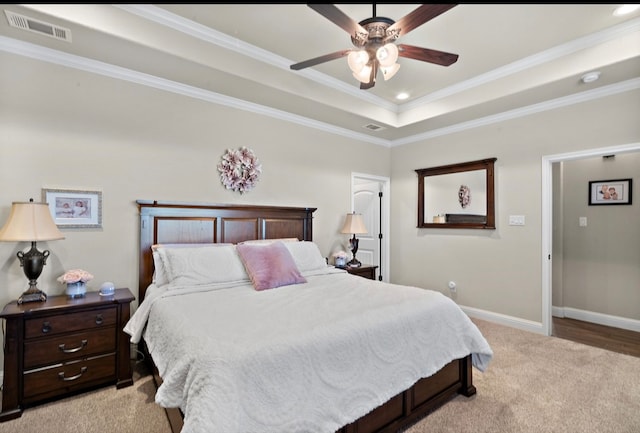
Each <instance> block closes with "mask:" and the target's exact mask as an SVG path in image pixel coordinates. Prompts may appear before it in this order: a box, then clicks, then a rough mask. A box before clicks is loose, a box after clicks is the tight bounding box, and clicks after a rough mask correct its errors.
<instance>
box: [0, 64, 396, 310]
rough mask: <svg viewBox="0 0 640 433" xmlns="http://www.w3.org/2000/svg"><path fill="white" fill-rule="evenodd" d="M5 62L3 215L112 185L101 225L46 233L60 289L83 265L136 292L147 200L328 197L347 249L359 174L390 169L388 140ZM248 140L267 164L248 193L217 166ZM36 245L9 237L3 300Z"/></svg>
mask: <svg viewBox="0 0 640 433" xmlns="http://www.w3.org/2000/svg"><path fill="white" fill-rule="evenodd" d="M0 64H2V65H8V64H11V65H12V66H11V68H5V67H2V68H0V74H2V75H0V131H1V134H0V185H1V188H0V224H4V222H5V221H6V219H7V217H8V215H9V210H10V208H11V203H12V202H13V201H28V199H29V198H31V197H33V198H34V199H36V200H39V199H40V198H41V189H42V188H45V187H46V188H71V189H83V190H84V189H88V190H94V189H95V190H101V191H102V193H103V227H102V229H90V230H89V229H80V230H71V229H65V230H64V234H65V236H66V239H64V240H59V241H51V242H40V243H38V246H39V249H40V250H43V249H45V248H46V249H49V250H50V251H51V256H50V257H49V259H48V261H47V265H46V266H45V270H44V272H43V274H42V275H41V277H40V278H39V280H38V281H39V287H40V288H41V289H43V290H44V291H45V292H47V293H48V294H51V295H53V294H62V293H64V287H63V286H62V285H60V284H59V283H58V282H56V277H58V276H59V275H61V274H62V273H63V272H64V271H65V270H68V269H72V268H82V269H85V270H87V271H89V272H91V273H93V274H94V275H95V279H94V281H93V282H92V283H90V284H89V290H97V289H98V287H99V285H100V283H102V282H104V281H113V282H114V283H115V284H116V285H117V286H119V287H129V288H131V289H132V291H133V292H134V294H137V285H138V255H137V243H138V213H137V207H136V203H135V201H136V200H137V199H147V200H174V201H175V200H179V201H193V202H205V203H246V204H275V205H287V206H308V207H317V208H318V210H317V211H316V212H315V215H314V217H315V218H314V239H315V240H316V241H317V243H318V244H319V246H320V248H321V251H322V252H323V254H326V255H329V254H330V252H331V251H332V250H333V249H334V248H335V247H336V246H337V245H339V244H340V243H341V242H343V246H342V248H343V249H344V248H346V243H347V237H346V236H344V235H341V234H340V233H339V230H340V228H341V227H342V223H343V220H342V219H343V216H344V214H345V213H347V212H349V211H350V207H351V199H350V184H351V173H352V172H360V173H368V174H373V175H377V176H385V177H388V176H389V158H390V152H391V151H390V149H388V148H386V147H383V146H376V145H371V144H367V143H360V142H356V141H354V140H350V139H345V138H342V137H338V136H335V135H333V134H329V133H326V132H322V131H319V130H315V129H310V128H306V127H303V126H299V125H295V124H292V123H288V122H284V121H280V120H276V119H272V118H269V117H266V116H260V115H256V114H251V113H247V112H244V111H240V110H235V109H230V108H225V107H222V106H218V105H214V104H210V103H206V102H204V101H199V100H196V99H190V98H186V97H180V96H176V95H173V94H170V93H166V92H161V91H157V90H155V89H152V88H149V87H143V86H138V85H134V84H130V83H126V82H119V81H116V80H112V79H108V78H104V77H101V76H97V75H93V74H88V73H83V72H78V71H70V70H68V69H66V68H62V67H58V66H52V65H47V64H44V63H40V62H35V61H32V60H29V59H26V58H23V57H19V56H10V55H7V54H1V55H0ZM240 146H247V147H249V148H250V149H252V150H253V151H254V152H255V154H256V155H257V157H258V158H259V159H260V161H261V163H262V166H263V174H262V176H261V178H260V180H259V182H258V184H257V187H256V188H255V189H254V190H253V191H250V192H248V193H245V194H243V195H240V194H239V193H236V192H232V191H229V190H226V189H224V187H223V186H222V185H221V183H220V179H219V175H218V172H217V170H216V165H217V164H218V162H219V160H220V157H221V156H222V155H223V154H224V152H225V150H226V149H227V148H237V147H240ZM28 246H29V245H28V243H13V242H9V243H7V242H0V304H1V305H5V304H6V303H7V302H9V301H11V300H14V299H17V298H18V296H20V294H21V293H22V292H23V291H24V290H25V289H26V288H27V280H26V278H25V276H24V273H23V271H22V268H21V267H20V265H19V261H18V259H17V258H16V253H17V252H18V251H20V250H26V249H28V248H27V247H28ZM135 305H136V304H135V303H134V306H135Z"/></svg>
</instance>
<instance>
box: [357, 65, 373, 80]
mask: <svg viewBox="0 0 640 433" xmlns="http://www.w3.org/2000/svg"><path fill="white" fill-rule="evenodd" d="M353 76H354V77H356V80H358V81H360V82H361V83H368V82H369V81H370V79H371V66H369V65H365V66H364V67H363V68H362V69H361V70H360V72H354V73H353Z"/></svg>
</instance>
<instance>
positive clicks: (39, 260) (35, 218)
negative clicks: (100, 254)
mask: <svg viewBox="0 0 640 433" xmlns="http://www.w3.org/2000/svg"><path fill="white" fill-rule="evenodd" d="M56 239H64V235H63V234H62V233H61V232H60V230H58V227H57V226H56V224H55V222H54V221H53V218H52V217H51V211H50V210H49V205H48V204H47V203H34V201H33V199H30V200H29V201H28V202H13V204H12V205H11V213H10V214H9V219H8V220H7V222H6V223H5V225H4V227H2V229H0V241H4V242H31V249H30V250H29V251H27V252H26V253H25V252H23V251H18V254H17V256H18V259H20V266H22V268H23V270H24V274H25V275H26V276H27V278H28V279H29V289H28V290H26V291H25V292H24V293H23V294H22V295H21V296H20V297H19V298H18V304H22V303H23V302H38V301H40V302H44V301H46V300H47V295H46V294H45V293H44V292H43V291H41V290H40V289H38V277H39V276H40V274H41V273H42V269H43V268H44V265H45V264H46V263H47V257H49V254H50V253H49V250H45V251H42V252H40V251H38V249H37V248H36V242H37V241H52V240H56Z"/></svg>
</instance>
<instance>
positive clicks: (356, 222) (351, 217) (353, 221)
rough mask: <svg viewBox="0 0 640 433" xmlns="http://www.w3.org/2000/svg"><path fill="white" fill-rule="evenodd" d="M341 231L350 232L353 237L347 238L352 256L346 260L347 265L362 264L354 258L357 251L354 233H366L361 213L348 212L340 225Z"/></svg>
mask: <svg viewBox="0 0 640 433" xmlns="http://www.w3.org/2000/svg"><path fill="white" fill-rule="evenodd" d="M341 233H352V234H353V237H352V238H351V239H349V249H350V250H351V253H352V254H353V258H352V259H351V260H350V261H349V262H347V266H350V267H352V268H358V267H360V266H361V265H362V263H360V261H359V260H358V259H356V253H357V252H358V238H356V234H365V233H367V228H366V227H365V225H364V221H363V220H362V215H361V214H357V213H355V212H353V213H348V214H347V217H346V219H345V220H344V226H342V231H341Z"/></svg>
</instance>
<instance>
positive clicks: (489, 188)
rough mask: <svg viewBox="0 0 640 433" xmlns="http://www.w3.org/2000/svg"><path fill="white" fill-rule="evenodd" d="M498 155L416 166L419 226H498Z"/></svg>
mask: <svg viewBox="0 0 640 433" xmlns="http://www.w3.org/2000/svg"><path fill="white" fill-rule="evenodd" d="M496 159H497V158H488V159H482V160H479V161H470V162H463V163H460V164H450V165H442V166H440V167H431V168H421V169H419V170H416V173H418V228H464V229H495V228H496V222H495V200H494V189H495V185H494V163H495V161H496Z"/></svg>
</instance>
